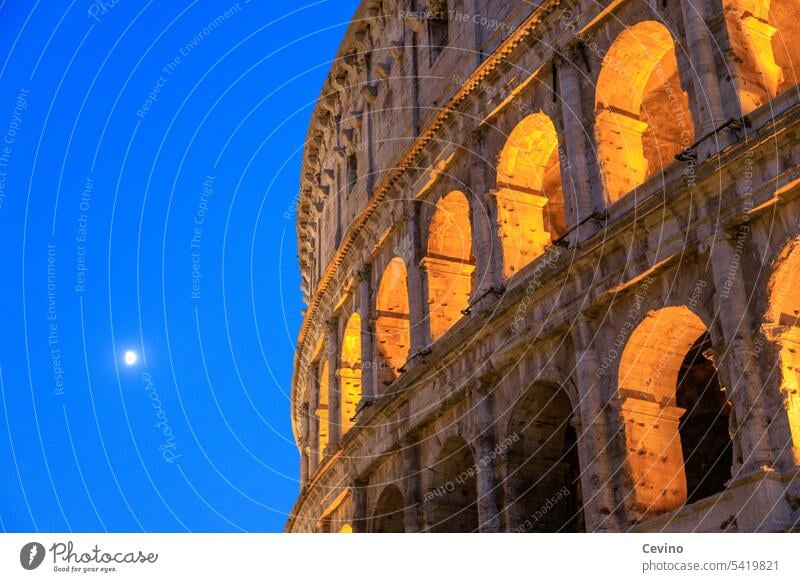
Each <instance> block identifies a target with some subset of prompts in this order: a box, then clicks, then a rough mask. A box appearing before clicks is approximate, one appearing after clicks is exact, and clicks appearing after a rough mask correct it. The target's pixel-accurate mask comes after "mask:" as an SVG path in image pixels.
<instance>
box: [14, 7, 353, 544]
mask: <svg viewBox="0 0 800 582" xmlns="http://www.w3.org/2000/svg"><path fill="white" fill-rule="evenodd" d="M102 4H103V3H102V2H93V1H92V0H82V1H77V0H74V1H72V2H70V1H67V0H47V1H46V2H45V1H36V2H33V1H32V0H31V1H22V0H5V1H2V2H0V67H1V68H0V84H1V85H2V90H1V91H0V140H2V143H0V402H2V408H0V476H2V479H0V528H2V530H5V531H17V532H19V531H69V530H72V531H106V530H107V531H186V530H191V531H239V530H246V531H277V530H280V529H282V527H283V524H284V522H285V519H286V514H287V512H288V511H289V509H290V508H291V506H292V504H293V502H294V499H295V497H296V495H297V491H298V482H297V478H298V454H297V450H296V447H295V443H294V440H293V437H292V432H291V426H290V422H289V408H290V404H289V391H290V381H291V370H292V360H293V354H294V343H295V339H296V334H297V330H298V328H299V325H300V321H301V309H302V307H303V306H302V302H301V296H300V291H299V275H298V270H297V259H296V240H295V229H294V216H293V215H291V211H292V203H293V200H294V198H295V196H296V194H297V188H298V182H299V169H300V161H301V152H302V148H303V143H304V140H305V136H306V129H307V125H308V119H309V116H310V114H311V109H312V107H313V104H314V101H315V100H316V98H317V96H318V94H319V91H320V89H321V86H322V83H323V81H324V78H325V75H326V74H327V71H328V68H329V66H330V61H331V59H332V58H333V57H334V56H335V54H336V50H337V48H338V45H339V42H340V40H341V38H342V36H343V34H344V31H345V27H346V25H347V23H348V21H349V19H350V17H351V16H352V14H353V12H354V11H355V8H356V5H357V4H358V2H356V0H328V1H325V0H323V1H317V2H315V3H309V4H306V3H304V2H292V1H289V2H274V1H267V0H252V1H251V2H247V1H245V0H241V1H240V2H238V3H236V2H232V1H231V2H228V1H226V0H219V1H214V2H211V1H202V2H200V1H193V2H190V1H188V0H185V1H178V2H173V1H170V2H166V1H159V2H155V1H150V2H147V1H145V0H117V2H116V3H114V2H113V0H106V2H105V4H106V8H99V6H101V5H102ZM226 10H227V11H228V12H227V13H226ZM126 350H133V351H135V352H137V353H138V356H139V359H138V361H137V362H136V364H135V365H133V366H126V364H125V361H124V354H125V351H126Z"/></svg>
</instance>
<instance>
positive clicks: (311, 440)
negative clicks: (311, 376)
mask: <svg viewBox="0 0 800 582" xmlns="http://www.w3.org/2000/svg"><path fill="white" fill-rule="evenodd" d="M314 384H316V382H314ZM317 392H318V391H317V388H316V386H315V388H314V390H313V391H312V393H311V398H312V400H311V402H312V406H313V408H312V409H309V411H308V412H309V414H308V424H309V429H308V444H309V451H308V455H309V463H308V472H309V476H310V477H313V476H314V473H316V471H317V467H318V466H319V457H320V451H319V419H318V418H317V398H318V395H317Z"/></svg>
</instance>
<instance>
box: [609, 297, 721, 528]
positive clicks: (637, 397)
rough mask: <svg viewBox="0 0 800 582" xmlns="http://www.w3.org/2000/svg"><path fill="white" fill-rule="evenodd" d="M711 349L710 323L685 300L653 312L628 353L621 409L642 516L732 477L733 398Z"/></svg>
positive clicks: (635, 502)
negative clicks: (727, 392) (725, 388)
mask: <svg viewBox="0 0 800 582" xmlns="http://www.w3.org/2000/svg"><path fill="white" fill-rule="evenodd" d="M710 349H711V340H710V336H709V334H708V330H707V329H706V326H705V324H703V322H702V321H701V320H700V318H699V317H697V315H695V314H694V313H693V312H692V311H691V310H689V308H688V307H683V306H680V307H665V308H663V309H659V310H657V311H651V312H650V313H648V315H647V317H646V318H645V319H644V320H643V321H642V322H641V323H640V324H639V325H638V326H637V328H636V329H635V330H634V331H633V333H632V334H631V336H630V338H629V339H628V342H627V343H626V345H625V348H624V350H623V352H622V357H621V359H620V364H619V376H618V387H619V396H620V400H621V410H620V414H621V418H622V420H623V423H624V428H625V443H626V449H627V453H628V455H627V462H628V469H629V471H630V476H631V479H632V481H633V484H632V485H633V495H632V500H631V501H632V505H633V509H634V510H635V511H637V512H638V513H639V514H640V515H642V516H651V515H656V514H659V513H663V512H667V511H671V510H673V509H676V508H678V507H680V506H681V505H683V504H685V503H687V502H688V503H691V502H694V501H697V500H699V499H702V498H704V497H707V496H709V495H713V494H715V493H718V492H720V491H722V490H723V489H724V487H725V482H726V481H727V480H728V479H729V478H730V467H731V462H732V456H733V451H732V444H731V440H730V436H729V433H728V419H729V415H730V404H729V402H728V400H727V398H726V396H725V393H724V392H723V390H722V388H721V385H720V382H719V377H718V375H717V371H716V368H715V367H714V365H713V363H712V361H711V360H710V357H709V356H710Z"/></svg>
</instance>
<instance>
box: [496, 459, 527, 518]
mask: <svg viewBox="0 0 800 582" xmlns="http://www.w3.org/2000/svg"><path fill="white" fill-rule="evenodd" d="M517 457H518V455H517V454H515V452H514V450H513V449H512V450H506V451H504V452H503V454H502V455H501V456H500V457H499V458H498V461H497V463H496V464H495V466H496V467H497V478H498V480H499V481H500V482H501V483H502V484H503V503H502V509H501V517H502V522H503V531H505V532H510V533H516V532H517V531H518V530H519V531H524V530H520V527H521V526H522V524H523V522H524V521H525V518H524V516H523V512H522V504H521V503H519V502H518V500H519V492H518V487H517V482H518V480H519V475H518V474H515V471H516V469H517V468H518V467H519V461H518V460H517Z"/></svg>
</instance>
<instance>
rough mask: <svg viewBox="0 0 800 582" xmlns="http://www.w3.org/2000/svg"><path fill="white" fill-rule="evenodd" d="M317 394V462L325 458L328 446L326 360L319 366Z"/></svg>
mask: <svg viewBox="0 0 800 582" xmlns="http://www.w3.org/2000/svg"><path fill="white" fill-rule="evenodd" d="M317 382H318V385H319V393H318V395H317V407H316V416H317V455H318V458H319V460H320V461H321V460H322V458H323V457H324V456H325V447H327V446H328V360H327V359H326V360H323V361H322V363H321V364H320V365H319V376H318V379H317Z"/></svg>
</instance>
